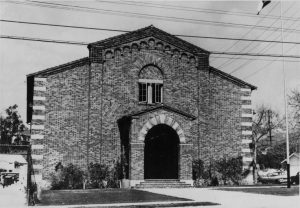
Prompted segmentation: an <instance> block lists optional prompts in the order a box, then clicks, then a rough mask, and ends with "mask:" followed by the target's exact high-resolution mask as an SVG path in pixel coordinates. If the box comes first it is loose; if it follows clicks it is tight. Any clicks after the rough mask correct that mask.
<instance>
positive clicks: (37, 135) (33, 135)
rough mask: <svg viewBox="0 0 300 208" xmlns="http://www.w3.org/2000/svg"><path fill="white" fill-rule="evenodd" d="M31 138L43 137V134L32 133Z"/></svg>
mask: <svg viewBox="0 0 300 208" xmlns="http://www.w3.org/2000/svg"><path fill="white" fill-rule="evenodd" d="M30 138H31V139H44V135H43V134H32V135H31V137H30Z"/></svg>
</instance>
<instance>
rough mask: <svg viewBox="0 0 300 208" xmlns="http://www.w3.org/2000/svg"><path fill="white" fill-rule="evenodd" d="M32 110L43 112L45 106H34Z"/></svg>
mask: <svg viewBox="0 0 300 208" xmlns="http://www.w3.org/2000/svg"><path fill="white" fill-rule="evenodd" d="M32 109H33V110H42V111H44V110H45V106H43V105H34V106H32Z"/></svg>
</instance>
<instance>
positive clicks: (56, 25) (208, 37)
mask: <svg viewBox="0 0 300 208" xmlns="http://www.w3.org/2000/svg"><path fill="white" fill-rule="evenodd" d="M0 22H7V23H18V24H28V25H39V26H50V27H63V28H73V29H86V30H99V31H108V32H121V33H124V32H131V31H130V30H119V29H109V28H98V27H85V26H75V25H62V24H51V23H40V22H27V21H17V20H7V19H0ZM174 36H177V37H185V38H199V39H215V40H230V41H235V40H238V41H254V42H265V43H280V44H281V41H276V40H261V39H246V38H227V37H214V36H200V35H182V34H174ZM283 43H284V44H297V45H299V44H300V42H293V41H285V42H283Z"/></svg>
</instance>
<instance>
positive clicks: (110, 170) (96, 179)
mask: <svg viewBox="0 0 300 208" xmlns="http://www.w3.org/2000/svg"><path fill="white" fill-rule="evenodd" d="M119 166H120V163H119V162H117V163H116V164H115V165H114V166H113V167H109V166H107V165H104V164H99V163H90V164H89V167H88V171H83V170H82V169H81V168H79V167H78V166H76V165H73V164H72V163H70V164H68V165H66V166H65V167H64V166H63V165H62V164H61V163H58V164H57V165H56V167H55V171H54V172H52V173H51V174H50V182H51V189H52V190H60V189H88V188H119V179H120V176H121V174H120V167H119Z"/></svg>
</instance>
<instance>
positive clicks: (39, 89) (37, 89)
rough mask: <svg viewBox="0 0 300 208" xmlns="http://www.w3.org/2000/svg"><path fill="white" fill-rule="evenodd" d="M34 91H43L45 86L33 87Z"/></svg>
mask: <svg viewBox="0 0 300 208" xmlns="http://www.w3.org/2000/svg"><path fill="white" fill-rule="evenodd" d="M34 91H42V92H45V91H46V87H36V86H35V87H34Z"/></svg>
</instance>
